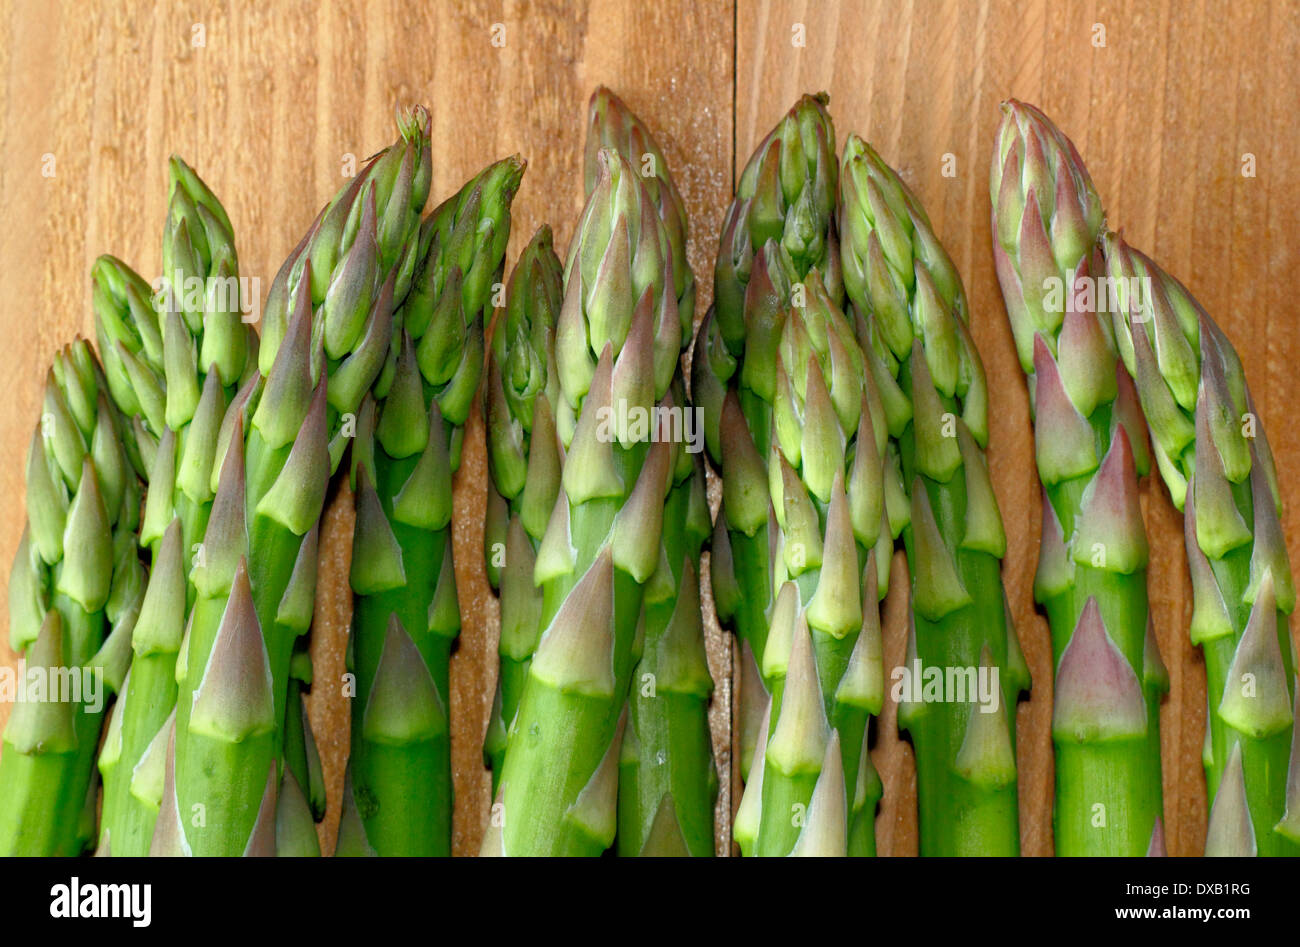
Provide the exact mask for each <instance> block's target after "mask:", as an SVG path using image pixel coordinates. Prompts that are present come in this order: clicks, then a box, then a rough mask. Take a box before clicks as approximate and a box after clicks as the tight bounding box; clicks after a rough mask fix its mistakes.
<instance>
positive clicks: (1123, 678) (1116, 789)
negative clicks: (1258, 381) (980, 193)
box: [990, 102, 1168, 855]
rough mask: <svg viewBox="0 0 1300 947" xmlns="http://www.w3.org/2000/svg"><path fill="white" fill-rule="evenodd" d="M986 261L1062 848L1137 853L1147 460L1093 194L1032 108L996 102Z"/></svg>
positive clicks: (1156, 674)
mask: <svg viewBox="0 0 1300 947" xmlns="http://www.w3.org/2000/svg"><path fill="white" fill-rule="evenodd" d="M1003 112H1004V115H1003V120H1002V125H1001V128H1000V129H999V133H998V141H997V147H996V150H995V152H994V155H993V163H992V175H991V182H990V192H991V196H992V203H993V220H992V224H993V253H994V258H995V260H996V263H997V272H998V279H999V282H1000V283H1001V287H1002V297H1003V300H1004V301H1005V303H1006V309H1007V315H1008V318H1009V319H1010V322H1011V329H1012V334H1013V335H1014V337H1015V341H1016V349H1017V352H1018V354H1019V357H1020V364H1021V367H1022V368H1023V369H1024V371H1025V374H1026V376H1027V378H1028V380H1029V391H1030V398H1031V404H1032V406H1033V409H1034V434H1035V442H1036V443H1035V458H1036V461H1037V465H1038V474H1039V479H1040V480H1041V481H1042V484H1043V530H1042V540H1041V545H1040V552H1039V561H1038V573H1037V576H1036V579H1035V582H1034V595H1035V598H1036V599H1037V600H1038V602H1039V603H1041V604H1042V605H1043V607H1044V608H1045V609H1046V611H1047V617H1048V622H1049V624H1050V626H1051V634H1052V651H1053V654H1054V656H1055V675H1056V676H1055V688H1054V707H1053V718H1052V739H1053V741H1054V742H1055V744H1056V806H1055V813H1054V821H1055V829H1056V852H1057V854H1058V855H1142V854H1145V853H1146V852H1147V851H1148V850H1149V849H1150V848H1151V846H1152V840H1153V839H1154V838H1156V837H1157V836H1158V835H1160V834H1162V833H1161V828H1160V818H1161V774H1160V731H1159V724H1160V719H1159V703H1160V695H1161V694H1162V693H1163V692H1164V691H1166V690H1167V689H1168V676H1167V674H1166V672H1165V670H1164V665H1163V664H1162V663H1161V661H1160V657H1159V652H1158V649H1157V648H1156V645H1155V638H1154V635H1153V634H1152V633H1151V629H1150V625H1149V615H1148V609H1147V587H1146V568H1147V559H1148V547H1147V539H1146V531H1145V527H1144V525H1143V521H1142V510H1141V507H1140V505H1139V501H1138V477H1140V476H1144V475H1145V474H1146V473H1147V471H1148V468H1149V466H1150V455H1149V451H1148V448H1147V435H1146V429H1145V425H1144V423H1143V421H1142V418H1141V414H1140V410H1139V407H1138V404H1137V396H1136V392H1135V391H1134V388H1133V385H1132V382H1131V381H1130V380H1129V379H1128V376H1127V375H1126V374H1125V373H1124V371H1123V369H1122V366H1120V364H1119V359H1118V356H1117V353H1116V349H1115V340H1114V334H1113V331H1112V329H1111V327H1110V320H1109V317H1107V316H1104V313H1103V312H1101V311H1100V310H1099V307H1098V306H1097V305H1096V303H1097V302H1100V301H1101V300H1100V298H1099V297H1098V296H1097V294H1095V293H1094V292H1093V288H1094V287H1095V283H1096V277H1098V276H1100V275H1103V274H1104V268H1103V266H1104V265H1103V263H1102V262H1101V260H1100V256H1099V251H1098V249H1097V238H1098V236H1099V235H1100V231H1101V228H1102V223H1103V214H1102V207H1101V201H1100V198H1099V197H1098V195H1097V192H1096V190H1095V189H1094V187H1093V185H1092V181H1091V179H1090V178H1089V176H1088V172H1087V169H1086V168H1085V167H1084V166H1083V162H1082V161H1081V160H1080V158H1079V155H1078V153H1077V152H1076V151H1075V149H1074V145H1073V144H1072V143H1071V142H1070V141H1069V139H1068V138H1066V137H1065V136H1064V135H1063V134H1062V133H1061V132H1060V131H1059V130H1058V129H1057V128H1056V127H1055V126H1053V125H1052V124H1051V122H1050V121H1048V119H1047V118H1046V117H1045V116H1044V115H1043V114H1042V113H1041V112H1039V111H1038V110H1037V109H1035V108H1033V107H1032V106H1029V105H1025V104H1023V103H1020V102H1008V103H1006V104H1005V105H1004V106H1003Z"/></svg>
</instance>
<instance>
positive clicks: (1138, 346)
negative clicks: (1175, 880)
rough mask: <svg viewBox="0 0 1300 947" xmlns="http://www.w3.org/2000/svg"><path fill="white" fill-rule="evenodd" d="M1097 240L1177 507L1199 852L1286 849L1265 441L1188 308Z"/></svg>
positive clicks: (1166, 278) (1290, 693)
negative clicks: (1202, 722)
mask: <svg viewBox="0 0 1300 947" xmlns="http://www.w3.org/2000/svg"><path fill="white" fill-rule="evenodd" d="M1103 247H1104V251H1105V257H1106V265H1107V274H1108V276H1109V277H1110V281H1109V283H1108V286H1109V287H1113V288H1114V290H1115V293H1116V296H1117V302H1118V305H1117V306H1115V308H1114V326H1115V336H1116V339H1117V341H1118V347H1119V351H1120V354H1121V355H1122V356H1123V360H1124V365H1125V367H1126V368H1127V369H1128V371H1129V373H1130V374H1131V375H1132V376H1133V378H1134V380H1135V381H1136V383H1137V391H1138V396H1139V399H1140V401H1141V404H1142V409H1143V411H1144V412H1145V413H1146V417H1147V422H1148V424H1149V425H1150V428H1151V432H1152V439H1153V442H1154V445H1155V455H1156V461H1157V466H1158V467H1159V469H1160V472H1161V474H1162V476H1163V478H1164V481H1165V484H1166V486H1167V487H1168V488H1169V494H1170V496H1171V497H1172V499H1173V501H1174V505H1175V506H1177V507H1179V508H1180V509H1182V510H1183V511H1184V522H1185V526H1186V530H1185V533H1186V547H1187V559H1188V563H1189V565H1190V567H1191V576H1192V591H1193V608H1192V619H1191V636H1192V642H1193V643H1194V644H1199V645H1200V646H1201V648H1202V650H1203V652H1204V654H1205V668H1206V678H1207V682H1206V683H1207V691H1208V693H1209V702H1210V707H1209V713H1208V719H1207V733H1206V742H1205V752H1204V754H1203V763H1204V765H1205V777H1206V783H1207V787H1208V789H1209V797H1210V800H1211V811H1210V827H1209V835H1208V838H1207V841H1206V854H1207V855H1214V854H1239V855H1256V854H1258V855H1297V854H1300V779H1298V778H1297V776H1296V774H1297V772H1300V760H1297V754H1296V752H1295V750H1294V747H1293V742H1292V741H1293V732H1294V719H1295V718H1294V710H1293V703H1294V699H1295V691H1296V687H1295V673H1296V660H1295V649H1294V645H1293V643H1292V640H1291V633H1290V625H1289V622H1288V619H1287V616H1288V615H1289V614H1290V613H1291V611H1292V610H1293V609H1294V608H1295V584H1294V581H1293V579H1292V574H1291V565H1290V561H1289V559H1288V557H1287V551H1286V545H1285V543H1284V541H1283V536H1282V527H1281V497H1280V495H1279V493H1278V488H1277V472H1276V469H1275V467H1274V464H1273V454H1272V451H1271V450H1270V449H1269V444H1268V438H1267V437H1266V436H1265V434H1264V431H1263V428H1262V426H1261V424H1260V420H1259V418H1258V416H1257V415H1256V413H1255V406H1254V403H1253V402H1252V400H1251V397H1250V389H1249V387H1248V386H1247V384H1246V376H1245V373H1244V371H1243V370H1242V365H1241V360H1240V358H1239V357H1238V356H1237V352H1236V350H1235V349H1234V348H1233V346H1232V343H1231V342H1230V341H1229V340H1228V338H1227V337H1226V336H1225V335H1224V333H1223V332H1222V330H1221V329H1220V328H1219V327H1218V326H1217V325H1216V324H1215V322H1214V320H1213V319H1211V318H1210V316H1209V315H1208V314H1207V313H1206V311H1205V310H1204V308H1202V306H1201V305H1200V303H1198V302H1197V301H1196V299H1195V298H1193V296H1192V294H1191V293H1190V292H1188V291H1187V289H1186V288H1185V287H1184V286H1183V285H1182V284H1181V283H1180V282H1178V280H1176V279H1174V278H1173V277H1172V276H1170V275H1169V274H1168V273H1166V272H1165V271H1164V270H1162V269H1161V268H1160V267H1159V266H1158V265H1157V264H1156V263H1155V262H1153V261H1152V260H1151V259H1150V258H1149V257H1147V256H1146V255H1144V254H1143V253H1141V252H1139V251H1138V250H1135V249H1133V248H1132V247H1130V246H1128V245H1127V244H1126V243H1125V242H1124V240H1123V238H1122V237H1120V236H1118V235H1117V234H1114V233H1108V234H1107V235H1106V236H1105V238H1104V241H1103Z"/></svg>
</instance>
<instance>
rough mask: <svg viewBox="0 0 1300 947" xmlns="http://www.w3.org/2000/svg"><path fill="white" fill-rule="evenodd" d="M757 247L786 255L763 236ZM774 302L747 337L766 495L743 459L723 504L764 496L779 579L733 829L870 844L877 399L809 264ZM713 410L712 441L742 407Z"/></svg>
mask: <svg viewBox="0 0 1300 947" xmlns="http://www.w3.org/2000/svg"><path fill="white" fill-rule="evenodd" d="M765 252H767V253H771V254H773V255H774V256H777V257H784V255H785V254H784V250H783V249H781V248H780V247H777V246H775V245H774V244H772V243H769V244H768V245H767V247H766V248H765ZM785 265H787V266H788V265H789V261H788V258H787V260H786V264H785ZM750 285H751V287H753V286H754V285H755V282H754V281H752V280H751V283H750ZM775 311H776V314H777V317H778V318H779V319H780V335H779V343H778V344H776V345H775V346H773V347H772V348H770V349H768V350H766V352H764V351H763V350H760V349H759V348H758V347H757V346H754V345H750V346H748V351H747V353H746V369H747V371H748V369H749V368H750V367H751V366H754V365H756V364H757V363H758V359H759V356H760V355H768V357H769V358H772V359H774V361H775V364H774V365H773V372H772V374H773V376H774V381H775V383H774V386H773V390H774V398H773V403H772V424H771V429H770V430H771V436H772V439H773V443H772V448H771V454H770V458H769V461H768V465H767V472H766V477H767V482H768V486H769V491H770V496H769V495H767V494H764V493H763V492H762V489H761V487H762V480H760V479H758V478H760V477H762V476H763V473H762V468H761V465H760V464H757V463H754V464H752V465H751V469H752V470H753V472H752V473H748V476H749V478H750V480H751V481H753V482H749V483H742V484H741V486H742V487H743V489H740V490H736V491H735V493H733V494H730V495H728V500H730V499H731V497H732V496H736V497H744V498H745V500H746V502H745V503H744V504H740V503H733V504H732V506H731V508H730V509H729V515H731V516H733V517H736V518H737V519H738V520H739V519H740V518H741V517H744V518H746V519H751V520H757V519H758V518H759V517H760V516H761V515H762V513H763V511H764V510H765V509H768V508H769V504H770V509H772V510H775V519H774V522H773V523H772V524H770V525H769V527H768V528H769V530H770V531H771V534H772V535H773V536H774V538H775V544H774V549H773V553H772V563H773V585H774V587H775V588H776V589H777V590H778V592H777V598H776V601H775V602H774V604H773V606H772V610H771V618H770V622H769V627H768V629H767V634H766V640H765V642H764V643H763V646H762V648H761V649H757V648H756V649H755V653H756V654H758V655H761V657H760V658H759V661H760V664H759V667H760V669H761V672H762V676H763V679H764V682H765V683H766V685H767V689H768V690H769V691H770V693H771V700H770V709H769V712H768V715H767V719H766V720H765V721H764V724H763V735H762V737H760V740H761V742H760V744H759V746H758V748H757V749H756V750H755V758H754V763H753V764H752V767H751V770H750V778H749V781H748V782H747V784H746V786H745V793H744V796H743V797H742V800H741V806H740V810H739V812H738V813H737V815H736V824H735V829H734V834H735V838H736V840H737V842H738V843H739V844H740V847H741V851H742V852H743V853H744V854H746V855H751V854H752V855H788V854H819V855H845V854H849V855H873V854H875V833H874V822H875V809H876V803H877V801H878V800H879V799H880V793H881V786H880V780H879V778H878V777H877V775H876V772H875V770H874V768H873V767H872V765H871V757H870V755H869V753H868V739H869V720H870V715H871V714H874V713H879V711H880V707H881V704H882V701H883V692H884V687H883V677H882V668H881V637H880V613H879V600H880V594H879V590H880V589H882V588H884V587H885V586H886V580H887V576H888V568H889V551H890V549H891V547H892V544H893V539H894V536H893V533H892V531H891V529H890V527H889V522H888V517H887V515H886V503H885V494H886V490H887V489H888V488H887V487H886V482H887V480H888V479H889V478H891V477H893V476H894V473H893V471H891V470H890V467H889V465H888V463H887V460H886V455H885V446H886V439H887V436H888V430H887V428H886V425H885V415H884V407H883V404H882V403H881V400H880V395H879V392H878V391H877V390H876V387H875V384H874V382H873V380H872V379H871V377H870V374H869V372H868V370H867V366H866V363H865V360H864V358H863V353H862V350H861V348H860V347H859V345H858V342H857V339H856V338H855V337H854V332H853V327H852V326H851V325H850V323H849V321H848V319H847V317H846V316H845V315H844V313H843V312H842V311H841V310H840V308H839V306H838V304H837V303H836V302H835V300H834V299H833V298H832V297H831V295H830V294H829V293H828V292H827V290H826V288H825V286H824V285H823V283H822V280H821V274H820V273H819V272H818V271H817V270H815V269H814V270H812V271H810V272H809V273H808V275H807V276H806V277H805V278H804V280H803V282H802V283H796V284H793V286H792V287H791V293H790V297H789V298H788V299H785V300H777V308H776V310H775ZM724 411H725V412H726V414H725V416H724V419H723V425H724V430H723V437H724V442H725V440H726V438H727V437H728V436H729V431H728V429H729V428H731V427H732V426H733V425H734V426H740V423H741V422H740V421H739V420H738V418H739V414H740V411H739V409H738V407H737V401H736V399H735V397H734V396H729V397H728V401H727V405H726V407H725V408H724ZM755 460H756V458H755ZM725 472H726V467H725V466H724V475H725ZM734 482H735V480H734V479H733V483H734ZM741 521H743V520H741ZM733 548H734V544H733Z"/></svg>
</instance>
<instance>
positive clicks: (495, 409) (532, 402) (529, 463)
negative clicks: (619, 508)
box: [483, 225, 572, 794]
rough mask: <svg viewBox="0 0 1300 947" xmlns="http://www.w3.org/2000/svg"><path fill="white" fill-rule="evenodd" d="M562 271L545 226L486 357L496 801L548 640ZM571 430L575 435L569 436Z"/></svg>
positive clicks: (559, 459)
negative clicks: (541, 574) (513, 731)
mask: <svg viewBox="0 0 1300 947" xmlns="http://www.w3.org/2000/svg"><path fill="white" fill-rule="evenodd" d="M563 279H564V275H563V265H562V264H561V263H560V259H559V257H557V256H556V255H555V250H554V249H553V247H552V238H551V228H550V227H548V226H545V225H543V226H542V227H540V228H539V229H538V231H537V233H535V234H534V235H533V238H532V240H530V241H529V243H528V246H527V247H525V248H524V251H523V253H522V254H520V257H519V262H517V263H516V264H515V268H514V271H513V272H512V273H511V274H510V283H509V286H508V287H507V288H506V305H505V310H504V311H503V313H502V314H501V316H500V317H499V318H498V321H497V323H496V326H495V328H494V329H493V332H492V343H491V346H490V348H489V350H488V381H487V393H486V395H485V396H484V402H485V403H484V412H485V414H486V418H487V432H488V434H487V443H488V470H489V472H490V473H491V475H492V484H491V488H490V489H489V491H488V512H487V524H486V527H485V529H484V544H485V549H484V560H485V562H486V565H487V574H488V579H489V581H490V582H491V584H492V587H493V588H494V589H496V590H497V595H498V597H499V599H500V603H501V641H500V645H499V647H498V651H499V653H500V664H499V665H498V672H497V690H496V697H495V699H494V700H493V704H492V716H491V718H490V720H489V723H488V732H487V735H486V738H485V740H484V743H483V758H484V762H485V763H486V764H487V765H488V766H489V767H490V768H491V770H492V790H493V793H494V794H495V792H496V789H497V785H498V783H499V782H500V779H501V764H502V762H503V760H504V759H505V752H506V734H507V732H508V731H509V729H510V723H511V721H513V720H514V716H515V711H517V710H518V709H519V697H520V694H521V692H522V691H523V686H524V681H525V680H526V679H527V677H528V665H529V662H530V661H531V660H532V656H533V652H534V651H535V650H536V648H537V638H538V636H539V635H540V634H541V628H540V627H539V626H538V622H539V620H540V619H541V610H542V593H541V590H540V589H538V588H537V587H536V586H535V585H534V584H533V567H534V565H535V564H536V561H537V550H538V547H539V546H540V545H541V541H542V536H543V534H544V533H545V531H546V523H547V521H548V520H549V519H550V516H551V510H552V509H553V508H554V506H555V498H556V496H557V495H558V493H559V489H560V470H561V465H562V463H563V450H564V449H563V447H562V446H561V444H560V437H559V434H558V432H557V430H556V408H557V406H558V405H560V404H561V399H562V397H563V396H562V395H561V393H560V381H559V376H558V375H557V373H556V369H555V323H556V320H557V319H558V317H559V312H560V298H561V294H562V292H563V285H562V284H563ZM571 433H572V432H571V431H570V434H571Z"/></svg>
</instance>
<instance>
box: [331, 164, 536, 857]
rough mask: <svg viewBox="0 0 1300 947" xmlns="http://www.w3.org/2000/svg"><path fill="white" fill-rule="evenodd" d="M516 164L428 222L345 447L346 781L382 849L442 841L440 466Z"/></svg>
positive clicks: (445, 640) (448, 638)
mask: <svg viewBox="0 0 1300 947" xmlns="http://www.w3.org/2000/svg"><path fill="white" fill-rule="evenodd" d="M523 171H524V165H523V162H522V161H521V160H520V159H519V158H518V157H517V156H516V157H511V158H506V159H504V160H502V161H498V162H496V163H495V164H492V165H490V166H488V167H487V168H485V169H484V170H483V171H482V172H480V173H479V174H478V175H477V176H475V177H474V178H473V179H472V180H470V181H469V182H468V183H466V184H465V186H464V187H463V188H462V189H461V190H460V192H459V193H458V194H456V195H455V196H453V197H452V198H450V199H449V200H447V201H446V202H444V203H443V204H442V205H441V206H440V207H438V208H437V209H436V210H435V211H434V212H433V213H432V214H431V215H430V216H429V217H428V219H427V220H426V221H425V223H424V225H423V227H422V228H421V233H420V250H419V255H418V263H417V268H416V275H415V279H414V282H413V286H412V290H411V293H410V296H409V297H408V298H407V301H406V304H405V305H404V306H403V308H402V310H401V311H400V312H399V314H398V321H399V323H400V326H401V331H400V343H399V349H398V352H397V358H396V366H395V369H394V370H393V371H392V372H391V373H388V374H387V375H386V376H385V378H384V379H381V382H380V384H379V385H378V386H377V387H376V390H375V396H376V398H377V399H378V403H377V404H372V405H369V406H368V407H367V409H366V412H365V417H364V421H363V424H362V425H361V434H360V437H359V438H358V442H357V450H356V451H355V452H354V454H353V468H354V471H355V474H354V475H355V481H356V505H357V524H356V532H355V537H354V539H353V546H352V576H351V579H352V589H353V592H354V593H355V595H356V598H355V604H354V608H353V622H352V651H353V670H354V671H355V672H356V675H357V691H356V694H355V699H354V701H353V714H352V724H353V725H352V734H353V736H352V756H351V765H352V781H353V783H352V785H353V792H354V793H355V794H356V802H357V808H358V810H359V811H360V814H361V820H362V823H363V825H364V828H365V832H366V836H367V838H368V840H369V843H370V845H371V846H373V848H374V849H375V850H376V851H377V852H378V853H379V854H380V855H447V854H450V853H451V812H452V786H451V740H450V730H449V726H448V697H449V680H448V670H449V668H448V663H449V661H450V657H451V645H452V642H453V641H454V640H455V638H456V635H457V634H458V633H459V631H460V609H459V605H458V603H457V599H456V576H455V571H454V568H453V566H452V557H451V533H450V529H449V526H450V521H451V477H452V473H453V471H455V469H456V468H457V466H459V462H460V447H461V442H462V440H463V438H464V428H463V425H464V423H465V420H466V419H467V418H468V416H469V411H470V408H471V407H472V405H473V399H474V394H475V391H476V390H477V389H478V382H479V375H480V372H481V369H482V364H483V317H484V313H485V311H487V310H489V308H490V307H491V305H492V303H491V293H492V292H493V287H494V285H495V284H497V283H499V281H500V279H501V271H502V261H503V259H504V257H505V250H506V244H507V242H508V241H509V238H510V204H511V201H512V200H513V199H514V195H515V191H516V190H517V189H518V186H519V181H520V178H521V177H522V175H523Z"/></svg>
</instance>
